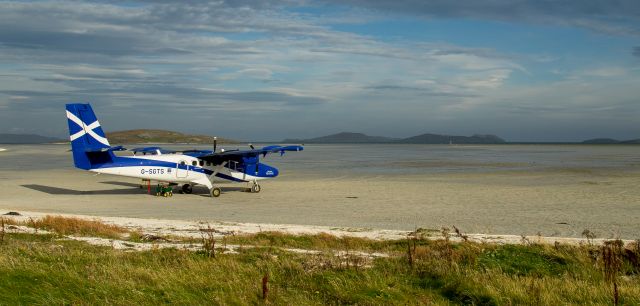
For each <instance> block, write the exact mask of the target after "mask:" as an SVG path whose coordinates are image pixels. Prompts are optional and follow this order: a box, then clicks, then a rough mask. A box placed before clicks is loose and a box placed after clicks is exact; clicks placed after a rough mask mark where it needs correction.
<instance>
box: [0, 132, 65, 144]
mask: <svg viewBox="0 0 640 306" xmlns="http://www.w3.org/2000/svg"><path fill="white" fill-rule="evenodd" d="M61 141H66V140H61V139H58V138H53V137H46V136H40V135H35V134H0V143H4V144H36V143H52V142H61Z"/></svg>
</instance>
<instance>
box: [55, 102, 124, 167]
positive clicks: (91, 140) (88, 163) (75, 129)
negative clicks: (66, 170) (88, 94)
mask: <svg viewBox="0 0 640 306" xmlns="http://www.w3.org/2000/svg"><path fill="white" fill-rule="evenodd" d="M66 109H67V123H68V124H69V139H70V140H71V151H72V152H73V162H74V164H75V166H76V167H77V168H80V169H85V170H89V169H92V168H95V167H96V166H97V165H99V164H106V163H110V162H113V158H114V155H113V153H112V152H111V151H109V150H107V149H109V148H110V147H111V145H110V144H109V141H108V140H107V137H106V135H105V134H104V131H102V127H101V126H100V122H98V118H97V117H96V114H95V113H94V112H93V109H92V108H91V105H90V104H82V103H73V104H67V105H66Z"/></svg>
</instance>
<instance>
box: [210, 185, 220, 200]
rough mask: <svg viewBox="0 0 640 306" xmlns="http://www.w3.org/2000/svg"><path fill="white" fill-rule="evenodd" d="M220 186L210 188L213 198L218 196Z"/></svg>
mask: <svg viewBox="0 0 640 306" xmlns="http://www.w3.org/2000/svg"><path fill="white" fill-rule="evenodd" d="M220 192H221V191H220V188H218V187H213V189H211V196H212V197H214V198H217V197H219V196H220Z"/></svg>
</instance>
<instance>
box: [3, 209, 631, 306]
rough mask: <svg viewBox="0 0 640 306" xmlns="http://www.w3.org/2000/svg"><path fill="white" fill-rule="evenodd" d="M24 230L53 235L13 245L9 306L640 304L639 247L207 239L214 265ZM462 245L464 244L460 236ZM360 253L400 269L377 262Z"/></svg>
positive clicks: (72, 225)
mask: <svg viewBox="0 0 640 306" xmlns="http://www.w3.org/2000/svg"><path fill="white" fill-rule="evenodd" d="M25 223H30V224H32V225H33V226H37V227H38V228H41V229H46V230H48V231H51V232H53V234H47V235H32V234H13V233H7V234H6V235H5V238H4V243H2V244H0V301H1V302H0V304H2V303H5V304H90V305H94V304H115V305H132V304H136V305H138V304H139V305H153V304H184V305H201V304H264V303H268V304H277V305H280V304H283V305H310V304H358V305H393V304H396V305H407V304H426V305H432V304H435V305H451V304H472V305H567V304H591V305H611V304H612V303H618V304H620V305H637V304H640V277H639V274H640V263H639V261H640V260H639V258H640V244H638V243H636V244H633V245H630V246H627V247H626V248H624V247H623V246H622V245H621V243H620V242H616V241H613V242H609V243H606V244H605V245H604V246H602V247H596V246H593V245H583V246H570V245H562V244H556V245H541V244H536V243H531V242H529V243H527V244H526V245H496V244H485V243H474V242H470V241H464V239H463V241H462V242H460V243H455V242H452V241H451V240H450V231H449V230H448V229H446V228H444V229H442V232H441V234H442V239H440V240H435V241H433V240H428V239H425V238H424V237H423V235H422V233H421V232H420V231H417V230H416V231H415V232H414V233H412V235H411V236H409V237H407V239H406V240H402V241H374V240H368V239H359V238H344V237H335V236H331V235H326V234H321V235H302V236H294V235H286V234H282V233H275V232H262V233H258V234H254V235H234V236H229V237H227V238H226V240H229V243H236V244H237V243H241V244H244V245H253V246H254V247H252V248H241V249H237V251H238V252H239V253H238V254H228V253H224V252H220V251H219V249H218V250H216V246H215V245H216V244H215V239H214V237H213V236H212V235H211V236H209V235H208V234H207V233H213V229H211V228H210V227H208V228H206V231H203V240H202V242H203V244H207V243H209V244H210V245H211V249H212V250H211V252H216V251H218V252H217V253H213V254H215V256H212V253H209V252H190V251H185V250H177V249H154V250H152V251H144V252H126V251H119V250H114V249H112V248H110V247H97V246H91V245H88V244H85V243H82V242H78V241H70V240H63V239H60V236H59V234H61V233H66V234H74V235H76V234H87V235H89V234H91V235H103V236H109V235H111V236H114V237H115V236H121V235H124V234H126V233H127V230H126V229H123V228H119V227H116V226H111V225H106V224H101V223H100V222H98V221H86V220H66V219H60V217H50V218H44V219H42V220H33V221H27V222H25ZM96 223H98V224H96ZM454 233H455V235H456V236H457V237H460V238H462V237H461V236H464V234H462V233H461V231H460V230H458V229H457V228H454ZM134 234H135V235H134ZM132 236H135V237H138V236H141V235H140V233H137V232H132V233H130V238H131V237H132ZM138 238H140V237H138ZM141 240H142V239H141ZM209 240H212V242H211V241H209ZM285 248H303V249H313V250H320V251H322V252H320V253H313V254H303V253H294V252H289V251H286V250H285ZM356 250H359V251H365V252H369V251H378V252H385V253H387V254H388V255H389V257H383V258H374V259H372V258H366V257H363V256H361V255H358V253H356ZM336 251H343V252H342V253H341V254H340V255H336Z"/></svg>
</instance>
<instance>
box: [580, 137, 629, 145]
mask: <svg viewBox="0 0 640 306" xmlns="http://www.w3.org/2000/svg"><path fill="white" fill-rule="evenodd" d="M582 143H584V144H640V139H631V140H617V139H612V138H594V139H589V140H585V141H583V142H582Z"/></svg>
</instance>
